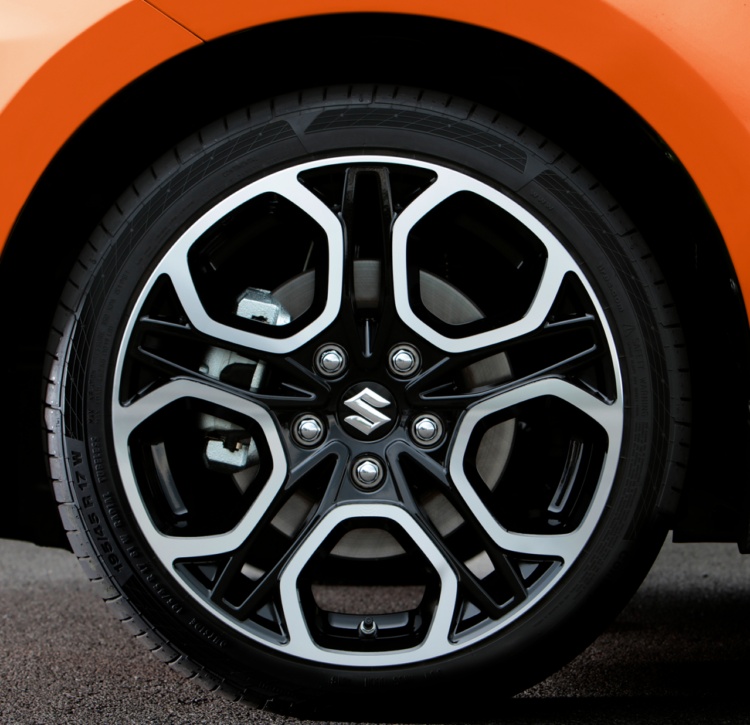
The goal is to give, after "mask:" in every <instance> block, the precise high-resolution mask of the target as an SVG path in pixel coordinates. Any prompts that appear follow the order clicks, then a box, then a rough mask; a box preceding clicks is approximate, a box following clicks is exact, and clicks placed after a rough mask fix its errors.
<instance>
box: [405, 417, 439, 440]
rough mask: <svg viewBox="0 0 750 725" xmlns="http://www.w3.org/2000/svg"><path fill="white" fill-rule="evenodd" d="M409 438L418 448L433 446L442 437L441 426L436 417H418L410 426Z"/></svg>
mask: <svg viewBox="0 0 750 725" xmlns="http://www.w3.org/2000/svg"><path fill="white" fill-rule="evenodd" d="M411 436H412V438H413V439H414V442H415V443H417V444H418V445H420V446H432V445H435V444H436V443H437V442H438V441H439V440H440V439H441V438H442V437H443V424H442V422H441V420H440V418H438V417H437V416H436V415H432V414H430V413H426V414H424V415H420V416H419V417H418V418H417V419H416V420H415V421H414V422H413V423H412V425H411Z"/></svg>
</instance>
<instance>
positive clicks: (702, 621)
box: [0, 540, 750, 725]
mask: <svg viewBox="0 0 750 725" xmlns="http://www.w3.org/2000/svg"><path fill="white" fill-rule="evenodd" d="M0 646H1V647H2V649H1V650H0V723H3V724H5V723H97V724H99V723H101V724H105V723H118V724H120V723H212V724H213V723H222V724H224V723H226V724H228V725H231V724H232V723H273V724H274V725H292V723H309V722H310V721H302V720H296V719H294V718H288V717H281V716H278V715H273V714H271V713H267V712H262V711H258V710H252V709H249V708H248V707H246V706H244V705H242V704H238V703H231V702H226V701H224V700H221V699H217V698H216V697H214V696H212V695H208V694H206V693H205V692H203V691H202V690H200V689H199V688H198V687H197V686H196V685H195V684H194V683H191V682H190V681H188V680H185V679H184V678H182V677H181V676H179V675H178V674H176V673H174V672H172V671H170V670H169V669H168V668H167V667H165V666H164V665H163V664H161V663H160V662H157V661H156V660H155V659H153V658H152V657H151V655H149V654H148V652H146V651H145V650H144V649H143V648H141V647H140V646H139V645H138V644H137V643H136V642H135V641H134V640H133V639H132V638H131V637H130V636H129V635H128V634H127V632H126V631H125V630H124V629H123V628H122V626H121V625H120V624H119V623H118V622H116V621H115V620H114V619H113V618H112V617H111V615H110V613H109V612H108V611H107V609H106V606H105V605H104V604H103V603H102V602H101V601H99V600H98V599H97V598H96V596H95V594H94V592H93V591H92V590H91V588H90V585H89V583H88V581H87V579H86V578H85V577H84V575H83V573H82V572H81V571H80V569H79V566H78V563H77V562H76V560H75V558H74V557H73V555H72V554H69V553H67V552H65V551H61V550H57V549H42V548H39V547H36V546H33V545H32V544H27V543H22V542H17V541H7V540H0ZM470 716H471V709H470V703H467V719H469V718H470ZM493 722H496V723H501V722H503V723H512V724H518V725H522V724H526V723H529V724H530V723H535V724H544V723H600V722H606V723H613V724H617V723H636V722H637V723H680V724H683V723H701V724H703V723H733V724H734V723H750V557H743V556H741V555H740V554H739V553H737V548H736V547H735V546H732V545H724V544H680V545H674V544H666V545H665V547H664V549H663V550H662V552H661V554H660V556H659V559H658V560H657V562H656V565H655V566H654V568H653V570H652V571H651V573H650V574H649V576H648V578H647V579H646V581H645V582H644V584H643V585H642V587H641V589H640V590H639V592H638V594H637V595H636V596H635V598H634V599H633V600H632V602H631V603H630V604H629V605H628V607H627V608H626V609H625V610H624V611H623V612H622V614H621V615H620V616H619V618H618V619H617V620H616V622H615V623H614V624H613V625H612V626H611V627H610V628H609V629H608V630H607V631H606V632H605V633H604V634H603V635H602V636H601V637H599V639H597V640H596V642H595V643H594V644H593V645H592V646H591V647H589V649H587V650H586V651H585V652H584V653H583V654H582V655H580V656H579V657H578V658H577V659H576V660H574V661H573V662H572V663H571V664H570V665H568V666H567V667H565V668H564V669H563V670H561V671H560V672H559V673H558V674H556V675H554V676H553V677H551V678H550V679H548V680H547V681H546V682H544V683H542V684H540V685H538V686H536V687H534V688H532V689H530V690H528V691H526V692H524V693H522V694H521V695H519V696H518V697H517V698H515V699H514V700H510V701H505V702H503V703H499V704H498V716H497V719H496V720H493Z"/></svg>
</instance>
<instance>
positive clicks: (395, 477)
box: [50, 99, 679, 702]
mask: <svg viewBox="0 0 750 725" xmlns="http://www.w3.org/2000/svg"><path fill="white" fill-rule="evenodd" d="M286 113H287V112H285V111H278V112H277V116H276V117H274V118H272V119H271V120H269V119H266V120H265V121H264V122H263V123H260V122H254V121H253V116H252V114H250V121H248V120H247V119H245V120H244V121H237V122H236V125H233V124H232V122H228V123H227V130H225V131H224V132H223V133H220V134H219V137H218V140H215V141H214V142H211V143H209V142H204V143H205V144H206V145H205V146H204V147H198V146H199V145H198V146H196V148H193V149H192V150H191V152H190V154H192V155H190V154H188V156H187V160H181V161H180V162H179V163H176V164H174V165H173V166H172V168H170V169H168V170H167V171H165V172H164V174H163V177H161V178H157V179H156V180H155V181H154V180H153V179H151V180H144V179H141V180H139V181H137V182H136V184H135V187H134V188H135V189H136V191H137V194H136V195H134V196H133V198H132V199H131V200H130V202H129V206H128V204H125V205H122V204H121V206H124V209H125V211H123V213H122V216H121V218H119V219H117V220H115V221H114V222H112V223H111V224H109V225H106V224H105V229H107V230H109V229H110V227H111V228H112V230H113V231H112V232H111V233H109V232H108V233H107V234H106V235H105V236H106V237H107V238H106V239H104V238H102V239H100V240H99V241H98V242H97V240H94V247H95V248H96V255H95V257H96V258H95V260H93V263H92V264H91V265H89V266H88V267H87V269H90V270H92V271H91V272H90V273H89V276H88V278H87V279H86V280H85V284H83V285H80V288H81V289H83V292H76V293H72V292H71V293H70V294H71V296H73V295H74V294H75V295H77V297H76V298H75V299H73V300H72V301H73V302H74V304H68V306H70V307H71V308H72V309H73V310H74V316H73V317H71V318H70V319H71V320H73V319H74V320H75V322H74V323H68V326H67V328H66V329H67V333H66V334H65V335H64V336H63V338H62V340H61V342H60V343H59V357H60V359H61V360H62V361H64V362H63V363H62V365H63V368H62V370H63V372H64V375H63V382H62V383H59V384H57V383H55V384H53V393H54V395H56V396H57V400H58V401H60V402H61V403H62V404H61V405H60V406H58V407H56V408H55V410H58V409H59V410H60V411H61V413H60V414H59V415H60V417H59V419H57V420H58V426H57V429H58V430H60V429H63V430H64V440H65V443H64V446H65V447H66V450H67V451H68V453H67V454H66V456H67V459H66V460H68V461H69V465H68V468H69V470H70V471H71V474H70V475H71V477H72V478H71V480H74V478H73V477H74V476H75V470H74V469H75V466H74V465H73V464H74V462H75V460H79V462H80V461H81V460H82V461H83V463H81V465H82V466H85V467H86V470H85V473H87V474H88V475H89V476H90V478H91V482H92V483H91V490H83V489H78V490H77V489H76V486H75V485H74V484H71V489H70V490H71V491H72V496H74V497H75V498H72V499H71V505H73V506H74V507H75V509H74V510H75V511H77V512H78V513H77V516H78V520H80V521H81V522H82V523H81V531H82V532H86V531H87V532H88V533H87V534H86V536H87V537H88V539H87V541H88V543H87V546H89V547H93V548H94V549H95V550H98V551H101V550H100V549H98V547H99V546H100V544H99V543H97V542H98V540H97V539H96V537H95V536H94V535H93V534H92V533H91V527H92V524H91V523H90V520H89V519H87V518H86V516H87V513H88V512H87V510H86V503H85V501H84V497H85V496H91V498H90V499H86V500H91V501H92V502H93V503H92V505H93V506H94V507H95V508H93V509H92V512H94V513H96V516H97V520H100V521H101V522H103V523H104V524H105V526H106V527H107V532H108V533H106V534H105V535H104V540H105V541H106V542H107V545H108V546H109V547H111V548H112V550H113V552H114V555H115V558H116V560H117V565H118V566H119V567H120V568H117V567H116V566H115V565H114V564H111V563H110V564H109V574H110V576H111V579H112V581H113V585H114V586H115V587H117V588H118V591H120V592H122V593H123V595H124V596H125V598H126V599H128V600H129V601H131V602H132V603H133V606H134V608H135V611H137V612H138V613H139V617H142V618H143V621H144V625H143V628H144V632H146V634H148V636H149V638H150V641H152V642H155V643H156V644H155V646H156V647H161V646H164V643H165V642H166V641H169V642H170V647H171V646H174V647H175V648H176V649H177V650H178V651H184V652H186V654H187V656H188V657H189V658H190V661H195V662H198V663H200V665H201V666H202V667H205V669H206V671H207V673H208V675H209V676H212V677H214V678H218V679H217V680H216V681H220V682H221V683H222V686H223V687H225V688H228V689H230V690H231V691H235V692H245V693H246V692H248V691H249V692H255V693H256V697H260V696H261V695H262V693H263V692H265V689H264V688H267V687H270V688H271V690H273V691H274V692H276V693H277V697H278V698H279V702H284V701H287V700H292V699H295V698H296V699H298V700H300V701H305V702H307V701H310V700H315V699H318V700H320V699H321V698H322V699H324V700H325V699H329V700H330V698H331V697H333V698H337V697H339V696H340V695H341V692H344V694H343V695H341V701H342V702H343V701H347V702H348V701H349V699H350V698H356V696H357V693H360V692H362V691H363V688H365V687H366V682H367V678H368V677H370V678H372V676H373V674H372V673H373V672H383V673H388V677H389V678H392V684H391V686H390V687H389V686H386V690H388V691H390V689H392V688H398V687H399V685H398V683H399V682H400V680H399V678H405V679H406V681H408V682H410V683H411V685H413V686H414V691H415V692H420V691H421V690H422V689H424V688H426V687H429V686H430V685H429V683H430V682H431V681H432V680H431V679H430V677H428V676H427V675H426V674H425V673H426V672H428V671H430V672H439V673H440V674H439V675H436V676H437V677H438V678H442V677H449V678H459V680H458V681H466V682H467V683H468V682H470V681H471V680H476V681H482V682H484V681H485V680H486V679H487V677H488V676H489V675H488V670H487V662H488V660H487V658H488V657H489V661H491V662H493V663H495V664H494V665H493V666H494V667H496V668H499V669H497V670H496V671H497V672H500V673H502V677H503V678H504V681H503V686H502V687H501V690H503V691H505V692H512V691H514V690H515V689H517V688H518V687H519V686H522V685H523V684H528V683H529V682H530V681H533V679H534V678H536V677H539V676H541V675H542V674H544V673H546V672H547V671H548V670H549V669H550V668H551V667H553V666H554V665H555V664H557V663H558V661H559V660H560V655H559V654H558V651H559V652H561V653H566V654H563V655H562V657H564V656H570V654H572V653H573V652H574V651H576V650H577V649H578V648H579V647H580V646H582V644H585V642H586V641H587V640H588V638H590V636H592V634H593V632H594V630H593V628H592V627H590V626H589V625H581V626H578V625H579V624H580V620H581V618H582V617H583V618H587V619H592V620H598V619H604V618H605V617H606V616H608V614H607V613H608V612H610V611H614V607H616V606H617V604H620V603H622V602H623V601H624V600H625V598H626V596H627V594H629V593H630V591H631V590H632V588H633V587H634V586H635V584H636V583H637V578H638V576H640V575H641V574H642V573H643V571H645V567H646V566H647V564H648V559H649V557H650V556H652V555H653V552H654V551H655V546H656V545H658V534H657V535H654V534H653V533H652V532H653V531H657V529H656V527H655V525H654V520H655V515H656V513H657V512H656V509H655V508H654V506H653V504H650V505H649V504H647V503H644V502H649V501H650V502H653V501H655V500H657V499H658V491H659V490H661V489H662V488H663V487H664V486H665V485H667V474H666V471H667V469H668V468H669V467H665V465H664V457H663V455H662V453H663V451H664V450H666V448H667V447H668V436H667V437H666V438H665V437H664V436H665V431H666V430H668V429H669V427H670V425H672V424H671V423H670V422H669V420H671V418H669V420H667V422H666V423H665V422H664V421H665V420H666V419H663V418H660V416H663V415H665V409H666V412H667V414H668V413H669V410H668V409H669V408H670V406H673V405H674V403H673V398H676V397H677V396H676V394H675V393H673V392H672V391H671V389H670V386H672V387H674V386H677V387H679V380H676V379H675V377H674V374H672V373H667V376H666V377H663V376H662V374H661V372H658V373H657V372H655V371H654V360H657V359H658V358H659V356H660V355H661V356H663V354H664V353H663V350H665V349H669V348H670V346H671V347H674V345H672V341H671V339H667V338H668V337H669V336H670V335H672V334H673V333H671V332H670V333H665V335H666V336H665V337H662V338H659V337H658V336H656V337H654V333H653V331H652V330H653V326H652V324H651V323H652V321H653V320H652V318H653V319H661V318H662V317H664V316H665V314H666V313H663V312H660V311H659V310H660V309H661V308H664V309H666V308H668V300H666V299H662V297H661V295H662V294H663V293H662V292H661V291H657V290H656V287H655V285H653V284H652V283H651V279H652V276H653V271H652V269H651V267H650V266H649V264H646V263H644V262H643V261H642V259H641V258H642V257H643V255H642V254H641V252H642V251H643V250H644V249H645V247H644V246H643V243H642V242H641V241H640V240H639V239H637V238H636V237H634V238H633V239H630V240H629V242H628V244H630V245H631V246H630V249H631V252H628V251H627V250H625V251H623V249H624V247H626V246H627V245H624V244H623V242H622V239H624V238H625V237H624V235H623V233H622V231H621V229H622V223H623V222H622V220H621V219H620V216H619V215H618V214H615V213H613V212H611V211H610V212H607V211H605V209H606V208H607V205H608V204H609V201H610V200H609V199H608V197H606V196H605V195H603V193H602V192H597V193H592V192H590V191H588V192H582V191H580V190H578V187H576V186H575V185H574V182H575V180H574V179H573V180H571V179H572V177H571V175H570V174H569V173H568V172H567V171H566V169H565V167H564V166H561V165H559V164H558V165H556V162H555V161H554V160H550V159H549V158H548V156H547V152H546V151H545V152H544V153H542V152H537V151H535V150H534V148H533V144H528V142H526V141H522V140H519V138H518V137H515V138H514V137H512V135H511V134H509V133H508V132H507V130H506V128H505V126H504V125H503V124H506V125H507V124H508V123H510V122H506V121H502V122H501V123H495V124H494V125H492V124H488V122H486V121H483V120H480V119H479V118H477V119H468V120H467V119H465V118H463V119H462V118H460V117H458V116H456V115H455V112H454V111H451V112H449V111H447V110H443V111H438V110H435V109H434V108H433V107H432V106H430V105H429V104H424V103H420V102H412V101H409V102H408V103H407V102H406V101H404V102H403V103H400V104H399V103H398V102H396V101H392V100H389V101H385V100H374V101H373V102H372V103H370V104H365V105H363V106H359V105H357V104H350V103H349V102H347V101H333V100H330V99H329V100H327V101H325V102H320V103H317V104H315V103H308V102H302V105H301V106H300V107H299V108H296V109H295V110H294V111H293V112H292V111H289V112H288V113H289V114H290V115H286ZM293 118H294V119H296V120H295V121H294V123H292V119H293ZM300 119H302V121H300ZM426 125H429V126H430V128H432V131H431V132H430V133H427V132H425V131H424V130H423V129H424V128H426ZM300 129H303V130H300ZM449 129H450V132H449ZM470 132H471V133H470ZM295 134H301V138H303V140H304V144H305V146H306V147H307V148H308V149H310V156H311V158H305V157H303V158H298V151H297V150H293V149H297V146H296V145H295V143H296V141H295V139H296V136H295ZM482 134H484V135H482ZM194 145H195V144H194ZM368 145H369V147H370V148H368ZM188 147H189V144H188ZM411 147H413V149H414V150H412V151H407V150H408V149H409V148H411ZM191 148H192V147H191ZM355 148H356V149H357V151H356V152H355V151H354V149H355ZM363 148H364V149H365V150H363ZM280 159H281V161H280ZM488 170H494V171H491V172H488ZM199 171H200V174H198V172H199ZM545 182H546V185H545ZM565 184H567V185H568V186H567V187H565ZM587 185H588V182H587ZM561 189H562V190H561ZM574 192H575V193H577V194H578V196H575V195H574ZM610 206H611V205H610ZM587 215H588V216H587ZM633 245H634V246H633ZM632 250H635V252H633V251H632ZM624 259H630V261H629V262H628V263H627V265H626V266H627V270H628V272H627V274H623V273H622V272H621V269H622V268H623V260H624ZM631 278H632V279H635V284H634V283H633V282H632V280H631ZM652 287H653V288H654V289H653V290H652V289H651V288H652ZM636 288H637V289H638V290H639V291H638V294H637V295H636V294H635V292H634V290H635V289H636ZM644 289H645V290H647V292H646V296H647V297H650V303H649V304H647V305H644V304H643V303H642V298H643V294H644V293H643V290H644ZM654 310H655V311H654ZM646 328H648V330H649V331H648V332H647V333H644V330H645V329H646ZM675 334H676V333H675ZM94 341H95V342H94ZM657 353H658V354H657ZM671 354H672V353H668V355H671ZM670 376H672V377H671V378H670ZM50 415H53V417H54V415H56V414H50ZM668 417H669V416H668ZM660 425H662V428H659V426H660ZM664 426H665V427H664ZM74 452H75V455H76V456H79V457H80V458H75V457H74ZM639 457H640V458H639ZM670 470H671V468H670ZM649 506H650V507H649ZM639 517H640V518H639ZM82 537H83V534H82ZM629 537H633V538H629ZM639 538H640V540H642V541H645V542H647V543H646V544H644V545H643V546H642V547H640V549H639V547H632V546H631V545H630V544H629V543H628V542H630V541H631V540H636V539H639ZM653 542H656V544H654V543H653ZM101 546H104V544H101ZM623 552H626V553H624V554H623ZM628 552H630V553H628ZM628 557H630V558H631V559H632V563H630V564H628V567H629V571H630V572H631V573H628V574H627V575H623V576H622V577H621V581H619V582H617V583H616V584H615V585H614V586H611V587H610V588H609V591H605V589H606V587H605V586H604V584H603V582H605V581H608V580H609V577H610V571H611V570H612V567H613V565H614V562H615V561H617V560H620V561H623V560H625V559H627V558H628ZM100 561H101V563H102V564H103V565H104V566H105V567H107V566H108V564H107V561H110V560H109V559H107V557H106V556H104V557H100ZM586 582H588V584H587V583H586ZM605 600H606V602H607V603H606V604H604V603H603V602H604V601H605ZM592 611H595V612H596V613H597V614H596V616H593V617H591V616H590V615H591V613H592ZM573 623H578V624H577V625H576V626H578V630H577V632H571V631H570V630H571V627H572V626H573ZM594 626H595V625H594ZM206 633H208V635H207V634H206ZM173 643H174V644H173ZM548 647H552V648H553V649H555V648H557V649H556V650H555V653H554V654H553V655H552V656H549V657H547V658H546V659H545V657H544V656H543V655H542V654H541V653H542V652H543V651H544V650H545V648H548ZM519 653H523V654H519ZM514 663H515V665H516V667H517V669H518V670H519V671H518V672H514V671H513V670H514ZM261 673H262V674H261ZM342 673H346V678H345V679H346V681H347V683H348V684H347V685H346V686H339V681H340V677H341V674H342ZM337 678H339V679H337ZM269 681H270V682H271V683H272V685H268V682H269ZM254 683H255V684H254ZM258 683H261V684H258ZM263 683H265V684H263ZM323 683H327V684H325V685H324V684H323ZM483 686H484V685H483ZM342 687H343V690H342ZM321 688H322V689H321ZM314 693H318V694H314ZM437 700H438V701H439V700H441V698H440V697H439V696H438V698H437Z"/></svg>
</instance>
